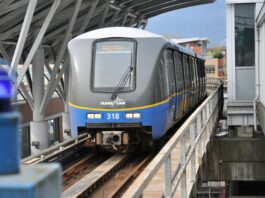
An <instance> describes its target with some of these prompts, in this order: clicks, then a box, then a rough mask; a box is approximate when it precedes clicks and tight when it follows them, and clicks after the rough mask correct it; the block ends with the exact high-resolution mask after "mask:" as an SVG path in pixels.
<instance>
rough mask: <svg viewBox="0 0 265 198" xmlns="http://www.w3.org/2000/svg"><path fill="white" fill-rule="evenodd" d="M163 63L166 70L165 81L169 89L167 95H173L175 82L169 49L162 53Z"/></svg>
mask: <svg viewBox="0 0 265 198" xmlns="http://www.w3.org/2000/svg"><path fill="white" fill-rule="evenodd" d="M164 62H165V67H166V70H167V77H168V78H167V80H168V87H169V95H173V94H174V93H175V90H176V87H175V86H176V82H175V75H174V73H175V72H174V61H173V51H172V50H170V49H167V50H165V52H164Z"/></svg>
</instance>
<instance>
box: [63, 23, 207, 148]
mask: <svg viewBox="0 0 265 198" xmlns="http://www.w3.org/2000/svg"><path fill="white" fill-rule="evenodd" d="M68 49H69V53H70V59H71V68H70V86H69V106H70V118H71V133H72V135H73V136H74V137H76V136H78V135H79V134H80V133H88V134H89V135H90V140H89V141H88V142H87V145H89V146H92V147H99V148H103V149H105V150H108V151H114V152H123V153H125V152H129V151H132V150H135V149H136V148H141V149H146V148H148V147H150V146H151V145H152V144H153V141H155V140H159V139H160V138H161V137H162V136H164V135H165V133H166V132H167V131H168V130H169V129H170V128H171V127H172V126H174V125H175V124H176V123H177V122H179V121H180V120H181V119H182V118H183V117H184V116H185V115H186V114H187V113H189V112H190V111H191V110H192V109H193V108H194V107H195V106H196V105H197V104H198V103H200V102H201V101H202V100H203V98H205V96H206V80H205V66H204V59H203V58H202V57H200V56H198V55H196V54H195V53H194V52H193V51H192V50H190V49H187V48H184V47H182V46H180V45H178V44H176V43H173V42H172V41H170V40H168V39H166V38H165V37H163V36H160V35H157V34H153V33H150V32H147V31H144V30H140V29H135V28H128V27H111V28H103V29H98V30H94V31H91V32H88V33H85V34H83V35H80V36H78V37H76V38H74V39H72V40H71V41H70V42H69V44H68Z"/></svg>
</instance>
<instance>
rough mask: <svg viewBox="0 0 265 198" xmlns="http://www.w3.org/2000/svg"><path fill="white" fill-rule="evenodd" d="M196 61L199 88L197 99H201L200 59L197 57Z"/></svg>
mask: <svg viewBox="0 0 265 198" xmlns="http://www.w3.org/2000/svg"><path fill="white" fill-rule="evenodd" d="M196 62H197V74H198V87H199V88H198V90H199V93H198V101H200V100H201V98H202V82H201V68H200V60H199V59H197V60H196Z"/></svg>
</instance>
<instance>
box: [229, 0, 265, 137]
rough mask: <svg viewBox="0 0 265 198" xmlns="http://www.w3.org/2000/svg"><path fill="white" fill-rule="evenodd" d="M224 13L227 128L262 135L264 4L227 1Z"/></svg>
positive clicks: (261, 0) (264, 111)
mask: <svg viewBox="0 0 265 198" xmlns="http://www.w3.org/2000/svg"><path fill="white" fill-rule="evenodd" d="M226 9H227V70H228V71H227V73H228V108H227V116H228V119H227V120H228V125H229V126H245V127H249V128H248V129H250V130H247V131H252V129H254V130H255V131H257V130H258V127H257V126H258V125H260V126H261V128H262V130H263V132H264V131H265V78H264V74H265V56H264V54H265V51H264V49H265V24H264V20H265V3H264V0H227V8H226ZM253 126H254V127H253Z"/></svg>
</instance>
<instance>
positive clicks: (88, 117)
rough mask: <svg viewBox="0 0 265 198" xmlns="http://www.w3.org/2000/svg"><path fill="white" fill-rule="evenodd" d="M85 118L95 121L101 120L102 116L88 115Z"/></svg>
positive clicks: (98, 114) (97, 114)
mask: <svg viewBox="0 0 265 198" xmlns="http://www.w3.org/2000/svg"><path fill="white" fill-rule="evenodd" d="M86 117H87V119H96V120H98V119H101V118H102V115H101V113H88V114H87V115H86Z"/></svg>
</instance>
